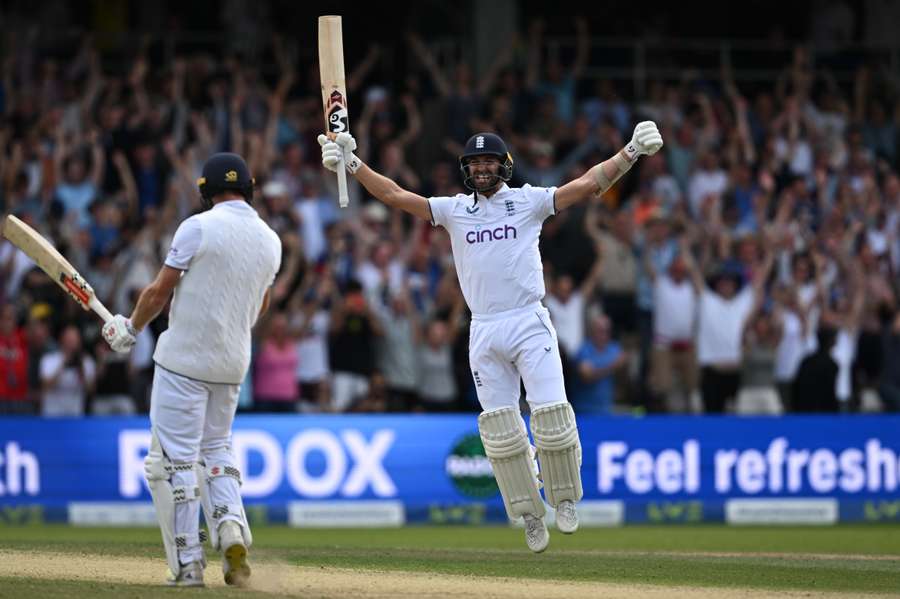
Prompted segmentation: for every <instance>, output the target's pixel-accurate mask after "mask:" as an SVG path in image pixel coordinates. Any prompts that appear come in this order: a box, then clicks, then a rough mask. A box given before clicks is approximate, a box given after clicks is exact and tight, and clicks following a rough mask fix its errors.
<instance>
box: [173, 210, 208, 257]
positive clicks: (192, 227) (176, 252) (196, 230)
mask: <svg viewBox="0 0 900 599" xmlns="http://www.w3.org/2000/svg"><path fill="white" fill-rule="evenodd" d="M201 241H203V230H202V229H201V227H200V219H198V218H197V217H195V216H192V217H191V218H189V219H187V220H186V221H184V222H183V223H181V224H180V225H179V226H178V230H176V231H175V237H173V238H172V247H170V248H169V253H168V254H167V255H166V266H171V267H172V268H177V269H178V270H187V269H188V266H189V265H190V263H191V259H192V258H193V257H194V254H196V253H197V250H199V249H200V242H201Z"/></svg>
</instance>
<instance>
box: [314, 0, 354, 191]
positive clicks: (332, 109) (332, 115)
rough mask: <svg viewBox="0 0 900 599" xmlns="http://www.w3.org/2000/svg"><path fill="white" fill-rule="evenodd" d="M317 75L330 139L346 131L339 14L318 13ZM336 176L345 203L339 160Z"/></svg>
mask: <svg viewBox="0 0 900 599" xmlns="http://www.w3.org/2000/svg"><path fill="white" fill-rule="evenodd" d="M319 78H320V80H321V83H322V107H323V108H324V111H325V131H326V132H327V133H328V135H329V137H331V138H332V139H334V136H335V135H337V134H338V133H343V132H345V131H346V132H349V131H350V116H349V114H350V113H349V108H348V106H347V85H346V81H345V77H344V34H343V31H342V28H341V17H340V16H335V15H326V16H321V17H319ZM337 176H338V199H339V201H340V205H341V207H342V208H343V207H346V206H347V205H348V204H349V197H348V194H347V173H346V171H345V170H344V165H343V163H341V164H339V165H338V170H337Z"/></svg>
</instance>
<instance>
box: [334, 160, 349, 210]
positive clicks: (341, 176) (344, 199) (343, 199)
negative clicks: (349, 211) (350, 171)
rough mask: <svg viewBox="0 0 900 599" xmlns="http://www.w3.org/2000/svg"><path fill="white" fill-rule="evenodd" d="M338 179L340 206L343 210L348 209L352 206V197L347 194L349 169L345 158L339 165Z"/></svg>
mask: <svg viewBox="0 0 900 599" xmlns="http://www.w3.org/2000/svg"><path fill="white" fill-rule="evenodd" d="M337 179H338V204H340V206H341V208H346V207H347V206H349V205H350V196H349V195H348V194H347V167H346V165H345V164H344V159H343V157H342V158H341V162H340V164H338V169H337Z"/></svg>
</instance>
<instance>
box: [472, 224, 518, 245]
mask: <svg viewBox="0 0 900 599" xmlns="http://www.w3.org/2000/svg"><path fill="white" fill-rule="evenodd" d="M500 239H516V228H515V227H513V226H511V225H506V226H503V227H497V228H494V229H482V228H481V227H480V226H479V227H475V230H474V231H469V232H468V233H466V243H484V242H486V241H497V240H500Z"/></svg>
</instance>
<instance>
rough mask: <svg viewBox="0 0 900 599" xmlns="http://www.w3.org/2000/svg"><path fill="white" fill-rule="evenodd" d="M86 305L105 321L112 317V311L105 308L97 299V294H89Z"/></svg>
mask: <svg viewBox="0 0 900 599" xmlns="http://www.w3.org/2000/svg"><path fill="white" fill-rule="evenodd" d="M88 307H89V308H90V309H91V310H93V311H94V312H96V313H97V314H98V315H99V316H100V318H102V319H103V322H105V323H106V322H109V321H110V320H112V319H113V315H112V313H111V312H110V311H109V310H107V309H106V306H104V305H103V303H102V302H101V301H100V300H98V299H97V296H91V300H90V301H89V302H88Z"/></svg>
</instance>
